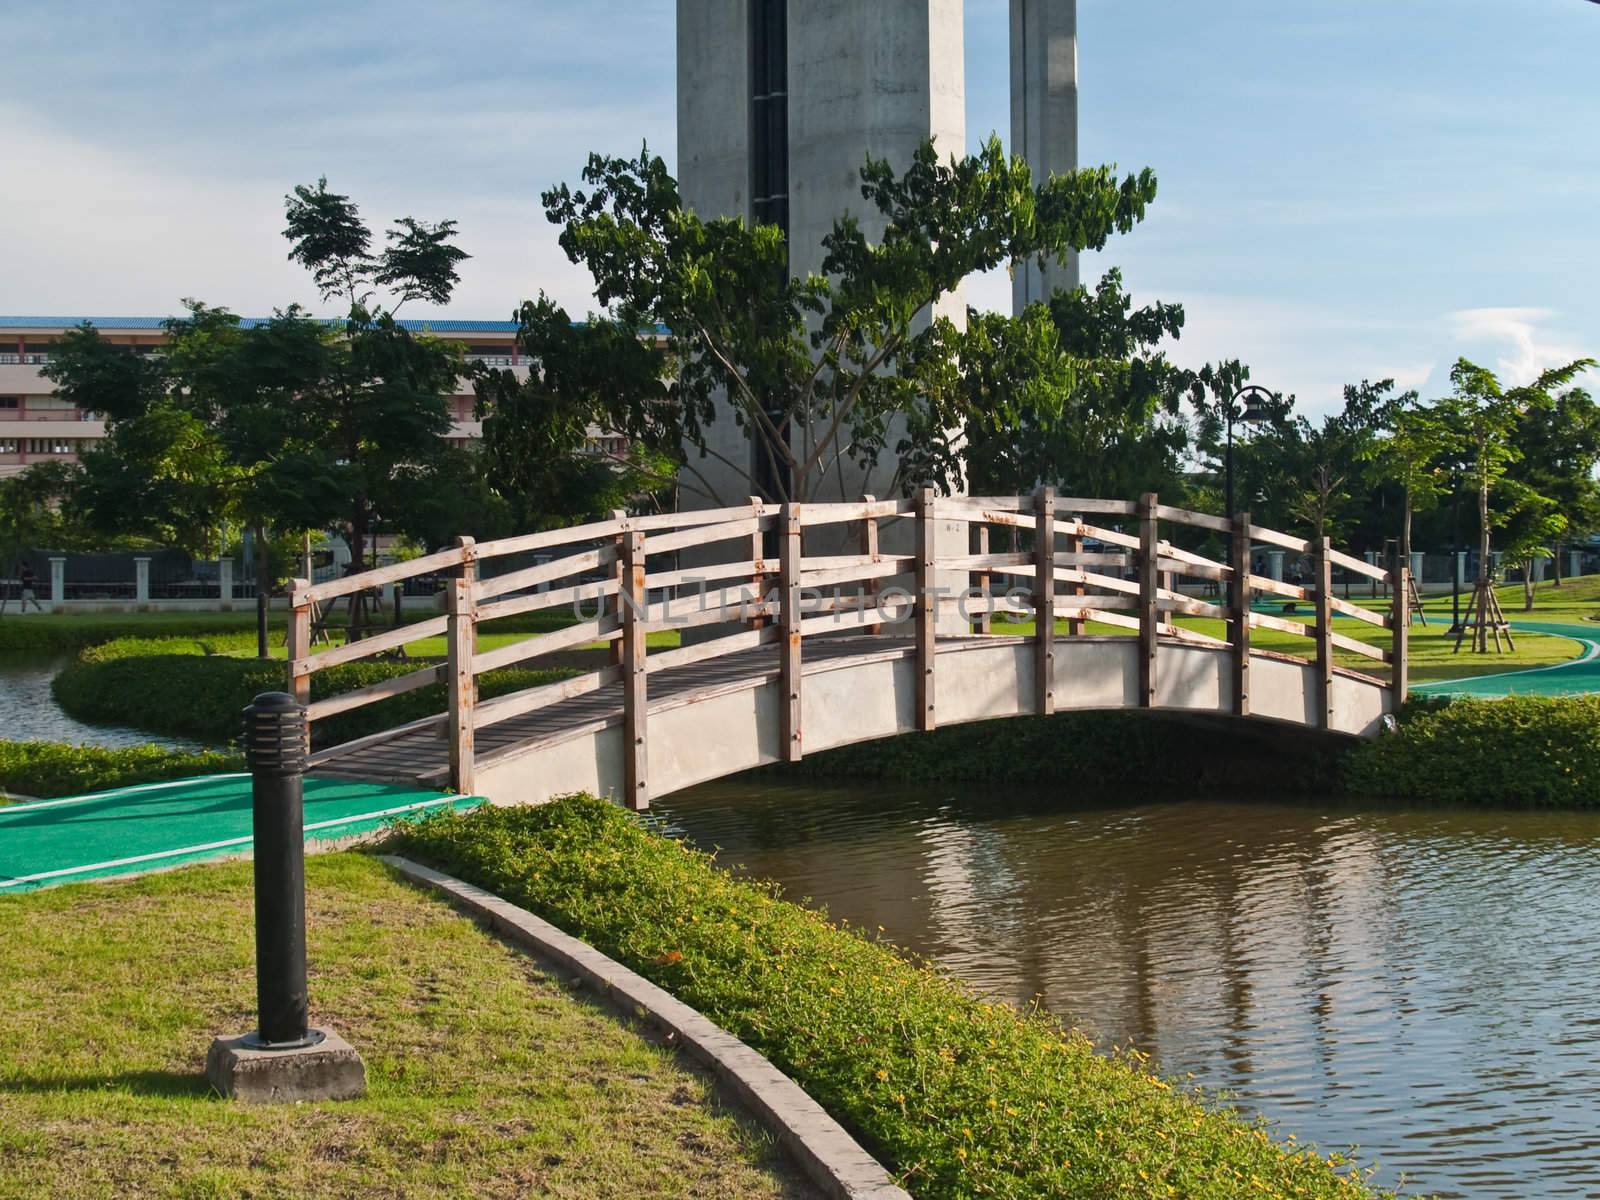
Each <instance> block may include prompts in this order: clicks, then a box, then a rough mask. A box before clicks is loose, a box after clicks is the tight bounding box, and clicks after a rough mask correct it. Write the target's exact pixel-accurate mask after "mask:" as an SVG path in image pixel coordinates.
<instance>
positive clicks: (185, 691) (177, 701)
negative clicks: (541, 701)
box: [51, 631, 576, 747]
mask: <svg viewBox="0 0 1600 1200" xmlns="http://www.w3.org/2000/svg"><path fill="white" fill-rule="evenodd" d="M254 645H255V639H254V635H253V634H251V633H249V632H248V631H245V632H240V633H229V634H221V635H206V636H201V637H191V638H122V639H119V640H117V641H114V642H107V643H105V644H103V645H99V646H92V647H90V648H88V649H86V650H84V651H83V652H82V653H81V654H80V655H79V656H78V658H77V660H76V661H75V662H73V663H71V664H70V665H68V666H67V667H66V668H65V669H64V670H63V671H62V672H61V673H60V674H59V675H57V676H56V678H55V680H54V682H53V683H52V684H51V690H52V691H53V693H54V694H55V698H56V701H57V702H58V703H59V704H60V705H61V707H62V709H63V710H64V711H66V712H67V713H68V714H69V715H71V716H74V717H76V718H77V719H78V720H80V721H89V722H91V723H93V722H98V723H101V724H108V725H128V726H131V727H132V728H134V729H142V730H144V731H145V732H147V733H157V734H168V735H171V736H175V737H192V738H199V739H201V740H203V741H208V742H217V743H227V742H231V741H232V740H233V739H235V738H236V737H238V734H239V722H240V714H241V713H242V712H243V710H244V708H245V706H246V705H248V704H249V703H250V702H251V701H252V700H253V699H254V698H255V697H256V695H257V694H259V693H261V692H269V691H282V690H283V687H284V666H283V663H281V662H274V661H264V660H261V659H254V658H244V657H236V655H238V654H240V653H241V652H246V651H248V650H249V649H251V648H252V647H254ZM427 665H430V664H429V663H426V662H419V661H417V660H415V659H412V660H394V659H367V660H363V661H360V662H351V663H343V664H341V665H339V666H336V667H331V668H329V669H328V670H326V671H319V672H318V673H317V674H315V675H313V676H312V677H311V698H312V699H313V700H321V699H323V698H325V697H328V696H336V695H340V694H342V693H344V692H350V691H355V690H356V689H357V688H362V687H366V686H368V685H369V684H374V683H381V682H382V681H383V680H385V679H392V678H394V677H395V676H396V675H404V674H407V673H409V672H411V671H415V670H418V669H420V668H422V667H424V666H427ZM575 673H576V672H575V671H571V670H561V669H545V670H525V669H517V668H510V669H507V670H503V671H491V672H489V673H487V674H485V675H483V676H481V677H480V678H479V690H480V695H482V696H483V697H484V698H486V699H487V698H489V697H493V696H500V695H504V694H506V693H507V692H514V691H520V690H522V689H523V688H529V687H536V686H538V685H539V684H543V683H553V682H555V681H556V680H558V679H564V678H567V677H568V676H570V675H572V674H575ZM444 708H445V688H444V684H442V683H435V684H430V685H428V686H427V687H421V688H417V689H416V690H415V691H411V692H406V693H404V694H403V695H400V696H392V697H390V698H388V699H386V700H380V701H378V702H377V703H376V704H369V705H366V706H365V707H363V708H357V709H352V710H351V711H349V712H343V713H339V714H337V715H335V716H332V717H328V718H327V719H325V720H321V721H318V722H316V724H315V725H313V726H312V736H313V744H314V745H315V746H319V747H320V746H331V745H337V744H338V743H340V742H344V741H348V740H349V739H351V738H357V737H363V736H365V735H366V734H369V733H377V732H379V731H381V730H384V729H390V728H393V727H394V726H396V725H401V724H404V723H405V722H407V721H413V720H416V719H417V718H419V717H426V716H432V715H434V714H437V713H441V712H443V711H444Z"/></svg>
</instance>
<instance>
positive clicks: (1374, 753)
mask: <svg viewBox="0 0 1600 1200" xmlns="http://www.w3.org/2000/svg"><path fill="white" fill-rule="evenodd" d="M1344 777H1345V783H1346V786H1347V787H1348V788H1349V789H1350V791H1352V792H1355V793H1357V794H1360V795H1366V796H1381V797H1386V798H1389V799H1395V800H1412V801H1414V800H1421V801H1427V802H1430V803H1438V804H1471V805H1486V804H1487V805H1504V806H1513V807H1521V808H1594V807H1597V806H1600V696H1568V697H1555V698H1546V697H1531V696H1530V697H1512V698H1511V699H1507V700H1455V701H1453V702H1451V703H1449V704H1447V705H1443V706H1438V705H1431V706H1426V707H1423V708H1421V709H1412V710H1410V711H1408V712H1407V713H1406V714H1405V720H1403V721H1402V723H1401V724H1400V727H1399V729H1398V730H1397V731H1396V732H1395V733H1393V734H1390V735H1388V736H1386V737H1380V738H1378V739H1377V740H1375V741H1371V742H1367V743H1365V744H1363V745H1362V746H1360V747H1358V748H1357V749H1355V750H1354V751H1352V752H1351V753H1350V755H1349V757H1348V758H1346V759H1345V762H1344Z"/></svg>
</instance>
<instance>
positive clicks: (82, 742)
mask: <svg viewBox="0 0 1600 1200" xmlns="http://www.w3.org/2000/svg"><path fill="white" fill-rule="evenodd" d="M70 661H71V659H70V658H68V657H64V656H61V655H50V656H34V655H15V654H7V655H0V739H3V740H5V741H9V742H27V741H35V740H42V741H48V742H70V743H71V744H73V745H75V746H113V747H115V746H144V745H155V746H172V747H176V748H179V749H188V750H195V749H200V748H201V747H200V743H199V742H194V741H189V740H186V739H184V738H168V737H156V736H153V735H151V734H148V733H144V732H142V731H140V730H137V729H128V728H126V727H124V726H120V725H88V724H85V723H84V722H82V721H79V720H76V719H75V718H73V717H69V716H68V715H67V714H66V713H64V712H62V711H61V706H60V705H58V704H57V703H56V699H55V697H54V696H53V695H52V694H51V692H50V681H51V680H52V679H54V678H55V676H56V672H57V671H59V670H61V668H62V667H64V666H66V665H67V663H68V662H70Z"/></svg>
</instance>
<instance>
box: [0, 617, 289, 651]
mask: <svg viewBox="0 0 1600 1200" xmlns="http://www.w3.org/2000/svg"><path fill="white" fill-rule="evenodd" d="M255 621H256V617H255V613H254V612H253V611H251V612H231V613H225V612H152V613H29V614H27V615H26V616H22V617H13V616H12V615H11V614H10V613H7V614H4V615H0V654H58V653H67V652H70V651H73V650H78V649H81V648H82V647H84V646H93V645H97V644H98V643H100V642H109V641H113V640H115V639H116V638H122V637H151V638H154V637H172V636H181V635H188V634H202V635H216V634H222V633H229V632H233V631H239V630H253V629H254V628H255ZM273 626H274V632H275V635H276V636H278V637H280V638H281V637H282V627H283V618H282V615H281V614H279V613H274V614H273ZM249 645H251V646H254V645H255V641H254V637H253V635H252V637H251V638H250V641H249Z"/></svg>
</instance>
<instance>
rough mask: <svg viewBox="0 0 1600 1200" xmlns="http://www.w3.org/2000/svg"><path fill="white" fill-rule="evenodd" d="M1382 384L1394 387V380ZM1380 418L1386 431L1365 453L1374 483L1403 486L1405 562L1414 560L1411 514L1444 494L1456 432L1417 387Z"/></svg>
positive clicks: (1402, 557) (1397, 399) (1402, 553)
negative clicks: (1417, 391) (1418, 392)
mask: <svg viewBox="0 0 1600 1200" xmlns="http://www.w3.org/2000/svg"><path fill="white" fill-rule="evenodd" d="M1377 386H1379V387H1382V388H1386V389H1387V388H1392V387H1393V386H1394V381H1393V380H1388V379H1386V380H1384V381H1383V382H1382V383H1381V384H1379V385H1377ZM1380 419H1382V420H1383V422H1384V424H1385V425H1386V428H1387V432H1386V434H1384V435H1381V436H1379V437H1377V438H1376V439H1374V440H1373V441H1371V442H1370V443H1368V445H1367V446H1366V448H1365V450H1364V452H1363V455H1362V457H1363V458H1364V459H1365V460H1366V461H1367V463H1368V464H1369V467H1370V470H1369V474H1368V477H1369V479H1371V480H1372V482H1373V483H1375V484H1379V485H1381V484H1384V483H1392V484H1395V485H1396V486H1398V487H1399V488H1400V492H1401V513H1400V560H1401V561H1402V562H1404V563H1409V562H1410V561H1411V526H1412V518H1413V517H1414V515H1415V514H1416V513H1417V512H1418V511H1419V510H1421V511H1427V510H1429V509H1432V508H1434V507H1435V506H1436V505H1437V504H1438V503H1439V501H1440V500H1441V499H1442V498H1443V496H1444V495H1445V484H1446V482H1447V479H1448V471H1447V467H1446V462H1445V460H1446V459H1447V458H1448V456H1449V454H1450V450H1451V446H1452V439H1451V434H1450V430H1449V427H1448V426H1447V425H1446V423H1445V422H1444V420H1443V419H1442V418H1441V416H1440V414H1439V413H1438V412H1436V411H1435V410H1434V409H1433V408H1432V407H1431V406H1429V405H1425V404H1423V403H1421V401H1420V400H1419V399H1418V397H1417V393H1416V392H1414V391H1411V392H1404V393H1402V394H1400V395H1399V396H1397V397H1395V398H1394V403H1393V405H1392V406H1391V407H1388V408H1387V409H1386V411H1385V414H1384V416H1383V417H1382V418H1380Z"/></svg>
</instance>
